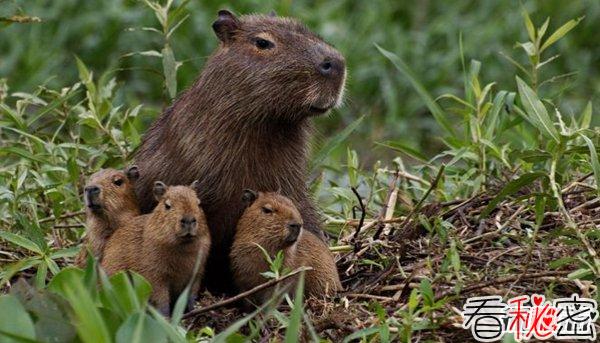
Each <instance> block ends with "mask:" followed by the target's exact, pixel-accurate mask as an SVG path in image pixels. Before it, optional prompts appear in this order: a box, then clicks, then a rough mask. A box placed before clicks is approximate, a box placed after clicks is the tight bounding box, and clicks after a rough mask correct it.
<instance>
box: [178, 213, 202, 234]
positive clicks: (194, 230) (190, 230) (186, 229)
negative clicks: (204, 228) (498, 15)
mask: <svg viewBox="0 0 600 343" xmlns="http://www.w3.org/2000/svg"><path fill="white" fill-rule="evenodd" d="M180 224H181V227H180V230H179V234H178V236H179V237H180V238H183V239H191V238H194V237H196V236H197V235H198V221H197V220H196V218H195V217H194V216H192V215H189V214H186V215H184V216H183V217H181V220H180Z"/></svg>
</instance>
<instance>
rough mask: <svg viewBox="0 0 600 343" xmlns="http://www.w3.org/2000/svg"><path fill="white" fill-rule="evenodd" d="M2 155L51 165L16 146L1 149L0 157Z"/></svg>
mask: <svg viewBox="0 0 600 343" xmlns="http://www.w3.org/2000/svg"><path fill="white" fill-rule="evenodd" d="M2 155H16V156H19V157H22V158H24V159H26V160H29V161H33V162H39V163H43V164H52V162H50V161H48V160H47V159H45V158H42V157H41V156H40V155H39V154H36V155H33V154H32V153H30V152H29V151H27V150H25V149H22V148H19V147H16V146H6V147H1V148H0V156H2Z"/></svg>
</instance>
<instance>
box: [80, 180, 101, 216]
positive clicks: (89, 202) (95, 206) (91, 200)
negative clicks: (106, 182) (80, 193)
mask: <svg viewBox="0 0 600 343" xmlns="http://www.w3.org/2000/svg"><path fill="white" fill-rule="evenodd" d="M100 192H101V189H100V187H98V186H96V185H90V186H86V187H85V189H84V200H85V205H86V206H87V207H88V208H90V209H92V210H99V209H101V208H102V199H100Z"/></svg>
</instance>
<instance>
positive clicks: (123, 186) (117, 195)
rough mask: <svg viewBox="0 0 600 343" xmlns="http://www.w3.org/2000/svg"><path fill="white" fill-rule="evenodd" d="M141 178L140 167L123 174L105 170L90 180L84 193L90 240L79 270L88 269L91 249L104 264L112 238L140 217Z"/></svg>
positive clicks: (84, 247) (78, 262)
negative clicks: (137, 190) (137, 183)
mask: <svg viewBox="0 0 600 343" xmlns="http://www.w3.org/2000/svg"><path fill="white" fill-rule="evenodd" d="M139 176H140V173H139V170H138V167H137V166H131V167H128V168H126V169H125V170H123V171H121V170H116V169H102V170H100V171H97V172H96V173H94V174H92V176H90V178H89V180H88V182H87V183H86V184H85V187H84V189H83V199H84V203H85V226H86V236H85V238H84V244H83V245H82V247H81V250H80V251H79V255H77V258H76V259H75V263H76V265H77V266H79V267H84V266H85V264H86V260H87V255H88V254H87V252H88V249H89V251H91V253H92V255H93V256H94V258H97V259H98V261H102V251H103V250H104V245H105V244H106V241H107V240H108V238H109V237H110V236H111V235H112V234H113V232H114V231H115V230H116V229H117V228H119V227H120V226H121V225H123V224H124V223H125V222H126V221H128V220H129V219H130V218H133V217H135V216H138V215H140V209H139V206H138V201H137V198H136V195H135V189H134V184H135V181H136V180H137V179H138V178H139Z"/></svg>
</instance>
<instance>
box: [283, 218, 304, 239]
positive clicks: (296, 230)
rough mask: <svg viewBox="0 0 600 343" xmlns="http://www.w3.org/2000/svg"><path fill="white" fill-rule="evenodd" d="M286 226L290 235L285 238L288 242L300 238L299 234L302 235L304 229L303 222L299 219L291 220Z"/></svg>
mask: <svg viewBox="0 0 600 343" xmlns="http://www.w3.org/2000/svg"><path fill="white" fill-rule="evenodd" d="M286 228H287V229H288V235H287V237H286V238H285V241H286V243H290V244H291V243H294V242H295V241H297V240H298V236H300V230H301V229H302V224H301V223H299V222H297V221H290V222H289V223H288V224H287V225H286Z"/></svg>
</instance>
